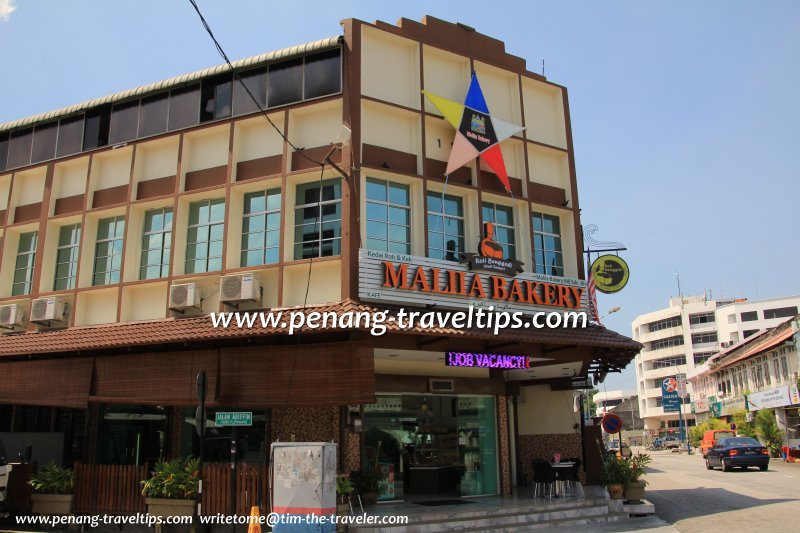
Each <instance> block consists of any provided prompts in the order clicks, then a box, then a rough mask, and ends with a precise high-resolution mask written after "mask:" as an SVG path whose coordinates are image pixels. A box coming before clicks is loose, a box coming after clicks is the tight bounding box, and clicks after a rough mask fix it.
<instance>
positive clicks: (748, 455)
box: [706, 437, 769, 472]
mask: <svg viewBox="0 0 800 533" xmlns="http://www.w3.org/2000/svg"><path fill="white" fill-rule="evenodd" d="M717 466H718V467H720V468H722V471H723V472H729V471H730V470H731V469H732V468H734V467H737V466H738V467H739V468H741V469H742V470H747V467H748V466H757V467H758V468H760V469H761V470H766V469H767V468H768V467H769V451H767V449H766V448H765V447H764V446H762V445H761V443H760V442H758V441H757V440H756V439H753V438H750V437H731V438H727V439H723V440H720V441H719V442H718V443H717V445H716V446H714V447H713V448H711V449H710V450H708V455H706V468H708V469H709V470H712V469H714V468H715V467H717Z"/></svg>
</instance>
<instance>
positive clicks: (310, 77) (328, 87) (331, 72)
mask: <svg viewBox="0 0 800 533" xmlns="http://www.w3.org/2000/svg"><path fill="white" fill-rule="evenodd" d="M341 54H342V52H341V50H340V49H339V48H336V49H335V50H328V51H326V52H320V53H318V54H313V55H309V56H306V58H305V69H304V72H305V76H304V80H303V82H304V86H305V90H304V92H303V98H305V99H306V100H307V99H309V98H317V97H319V96H325V95H328V94H335V93H338V92H339V91H341V84H342V80H341V77H342V76H341V72H342V69H341V61H340V57H341Z"/></svg>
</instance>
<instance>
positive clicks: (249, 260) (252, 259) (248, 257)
mask: <svg viewBox="0 0 800 533" xmlns="http://www.w3.org/2000/svg"><path fill="white" fill-rule="evenodd" d="M263 258H264V253H263V252H262V251H261V250H250V251H247V252H242V266H255V265H261V264H263V263H262V261H263Z"/></svg>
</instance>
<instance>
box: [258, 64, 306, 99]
mask: <svg viewBox="0 0 800 533" xmlns="http://www.w3.org/2000/svg"><path fill="white" fill-rule="evenodd" d="M267 87H268V88H267V101H268V102H269V107H275V106H279V105H284V104H290V103H292V102H299V101H300V100H302V99H303V58H302V57H300V58H297V59H290V60H288V61H281V62H280V63H274V64H272V65H270V66H269V77H268V78H267Z"/></svg>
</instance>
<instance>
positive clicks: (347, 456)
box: [339, 429, 361, 474]
mask: <svg viewBox="0 0 800 533" xmlns="http://www.w3.org/2000/svg"><path fill="white" fill-rule="evenodd" d="M343 446H344V450H343V452H342V463H343V464H342V465H340V466H339V472H341V473H343V474H349V473H350V472H354V471H356V470H361V434H360V433H353V432H352V431H350V430H349V429H345V433H344V444H343Z"/></svg>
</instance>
